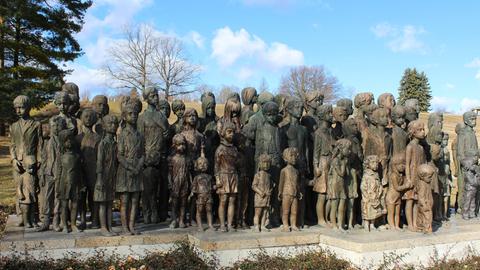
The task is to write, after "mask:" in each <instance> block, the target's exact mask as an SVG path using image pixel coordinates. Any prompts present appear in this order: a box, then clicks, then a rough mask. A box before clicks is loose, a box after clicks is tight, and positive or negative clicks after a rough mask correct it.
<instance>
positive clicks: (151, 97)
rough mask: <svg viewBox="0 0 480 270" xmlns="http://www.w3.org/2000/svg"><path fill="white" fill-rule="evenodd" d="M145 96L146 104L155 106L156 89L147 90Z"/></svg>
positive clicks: (156, 100)
mask: <svg viewBox="0 0 480 270" xmlns="http://www.w3.org/2000/svg"><path fill="white" fill-rule="evenodd" d="M146 98H147V103H148V105H152V106H155V105H156V104H157V103H158V93H157V91H151V92H149V93H148V95H147V97H146Z"/></svg>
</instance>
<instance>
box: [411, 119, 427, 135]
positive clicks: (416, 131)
mask: <svg viewBox="0 0 480 270" xmlns="http://www.w3.org/2000/svg"><path fill="white" fill-rule="evenodd" d="M408 137H410V139H412V138H415V139H419V140H422V139H425V125H424V124H423V123H422V122H421V121H420V120H415V121H412V122H410V123H408Z"/></svg>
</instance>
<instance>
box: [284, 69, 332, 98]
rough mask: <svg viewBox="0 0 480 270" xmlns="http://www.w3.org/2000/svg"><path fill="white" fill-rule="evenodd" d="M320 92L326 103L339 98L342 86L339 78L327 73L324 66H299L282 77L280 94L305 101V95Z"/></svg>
mask: <svg viewBox="0 0 480 270" xmlns="http://www.w3.org/2000/svg"><path fill="white" fill-rule="evenodd" d="M316 90H319V91H320V92H321V93H323V95H324V96H325V99H324V101H325V102H327V103H328V102H332V101H334V100H335V99H337V98H338V96H339V95H340V91H341V85H340V84H339V82H338V80H337V78H336V77H335V76H333V75H330V74H328V73H327V72H326V70H325V68H324V67H323V66H298V67H294V68H291V69H290V70H289V71H288V73H287V74H285V75H284V76H282V80H281V83H280V89H279V91H280V93H282V94H287V95H292V96H297V97H299V98H300V99H301V100H305V94H306V93H308V92H311V91H316Z"/></svg>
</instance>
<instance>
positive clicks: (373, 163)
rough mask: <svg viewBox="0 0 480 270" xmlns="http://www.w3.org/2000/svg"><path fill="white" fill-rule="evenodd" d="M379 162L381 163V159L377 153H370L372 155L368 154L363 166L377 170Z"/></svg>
mask: <svg viewBox="0 0 480 270" xmlns="http://www.w3.org/2000/svg"><path fill="white" fill-rule="evenodd" d="M379 163H380V160H379V158H378V157H377V156H376V155H370V156H366V157H365V159H364V160H363V167H364V168H365V169H370V170H372V171H377V170H378V164H379Z"/></svg>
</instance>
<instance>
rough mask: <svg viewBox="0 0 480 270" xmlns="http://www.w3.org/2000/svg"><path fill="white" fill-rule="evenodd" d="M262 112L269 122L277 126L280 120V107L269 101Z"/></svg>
mask: <svg viewBox="0 0 480 270" xmlns="http://www.w3.org/2000/svg"><path fill="white" fill-rule="evenodd" d="M262 112H263V115H264V116H265V119H266V120H267V122H268V123H269V124H271V125H274V126H276V125H277V120H278V105H277V103H275V102H273V101H269V102H267V103H265V104H263V106H262Z"/></svg>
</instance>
